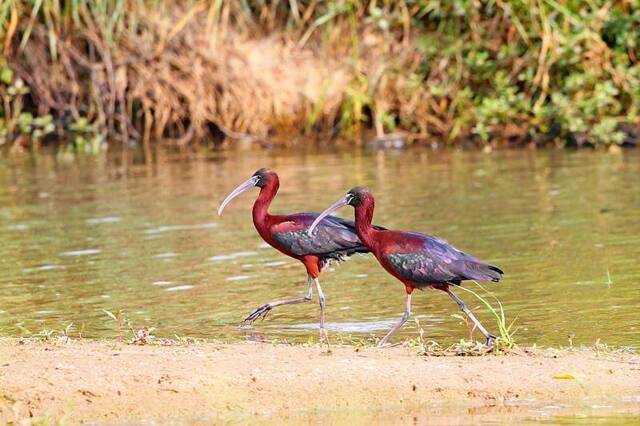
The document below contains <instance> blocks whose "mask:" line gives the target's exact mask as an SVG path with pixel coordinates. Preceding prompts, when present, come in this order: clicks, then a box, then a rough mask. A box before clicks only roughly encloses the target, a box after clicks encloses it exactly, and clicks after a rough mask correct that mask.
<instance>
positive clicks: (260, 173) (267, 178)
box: [251, 167, 278, 188]
mask: <svg viewBox="0 0 640 426" xmlns="http://www.w3.org/2000/svg"><path fill="white" fill-rule="evenodd" d="M251 179H255V180H256V183H255V184H254V186H257V187H258V188H263V187H265V186H267V185H268V184H269V183H271V182H272V181H274V180H276V179H278V175H277V174H276V172H274V171H273V170H271V169H267V168H264V167H263V168H261V169H258V170H256V172H255V173H254V174H253V176H251Z"/></svg>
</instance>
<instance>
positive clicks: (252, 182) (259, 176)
mask: <svg viewBox="0 0 640 426" xmlns="http://www.w3.org/2000/svg"><path fill="white" fill-rule="evenodd" d="M274 183H276V184H277V183H278V175H277V174H276V172H274V171H273V170H271V169H265V168H262V169H258V170H256V172H255V173H254V174H253V175H252V176H251V177H250V178H249V179H247V180H246V181H244V182H243V183H241V184H240V185H238V187H237V188H236V189H234V190H233V191H231V193H230V194H229V195H227V198H225V199H224V201H223V202H222V203H221V204H220V207H218V216H220V215H222V211H223V210H224V208H225V207H226V206H227V204H229V203H230V202H231V200H233V199H234V198H236V197H237V196H238V195H240V194H242V193H243V192H244V191H246V190H247V189H250V188H253V187H254V186H257V187H258V188H264V187H265V186H267V185H270V184H274ZM276 189H277V188H276Z"/></svg>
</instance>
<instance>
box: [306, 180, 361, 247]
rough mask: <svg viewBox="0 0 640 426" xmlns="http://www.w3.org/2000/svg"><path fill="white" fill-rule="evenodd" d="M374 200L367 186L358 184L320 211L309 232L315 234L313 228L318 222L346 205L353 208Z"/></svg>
mask: <svg viewBox="0 0 640 426" xmlns="http://www.w3.org/2000/svg"><path fill="white" fill-rule="evenodd" d="M369 200H373V195H372V194H371V192H370V191H369V190H368V189H367V188H363V187H361V186H356V187H355V188H351V189H350V190H349V192H347V194H346V195H345V196H344V197H342V198H341V199H339V200H338V201H336V202H335V203H333V204H332V205H331V206H329V207H328V208H327V209H326V210H325V211H323V212H322V213H320V214H319V215H318V217H317V218H316V220H314V221H313V223H312V224H311V226H310V227H309V229H307V234H309V235H310V236H312V235H313V230H314V229H316V227H317V226H318V224H319V223H320V222H321V221H322V219H324V218H325V217H327V216H329V215H330V214H331V213H333V212H334V211H336V210H338V209H339V208H341V207H344V206H352V207H353V208H358V207H360V206H361V205H363V204H364V203H365V202H367V201H369Z"/></svg>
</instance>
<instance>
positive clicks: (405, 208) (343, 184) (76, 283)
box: [0, 150, 640, 347]
mask: <svg viewBox="0 0 640 426" xmlns="http://www.w3.org/2000/svg"><path fill="white" fill-rule="evenodd" d="M264 166H266V167H271V168H273V169H275V170H276V171H277V172H278V173H279V174H280V180H281V187H280V193H279V194H278V196H277V198H276V200H275V202H274V204H273V206H272V212H279V213H286V212H298V211H320V210H322V209H324V208H325V207H326V206H328V205H329V204H330V203H332V202H333V201H335V200H336V199H337V198H338V197H341V196H342V195H343V194H344V192H345V191H346V190H348V189H349V188H350V187H352V186H355V185H366V186H368V187H369V188H370V189H371V190H372V192H373V193H374V194H375V196H376V203H377V209H376V215H375V221H376V222H377V223H379V224H382V225H384V226H386V227H389V228H398V229H410V230H417V231H422V232H428V233H432V234H435V235H438V236H440V237H442V238H444V239H446V240H448V241H450V242H451V243H453V244H454V245H456V246H457V247H459V248H461V249H463V250H465V251H468V252H470V253H472V254H474V255H476V256H477V257H480V258H481V259H484V260H486V261H490V262H491V263H494V264H496V265H498V266H500V267H501V268H502V269H504V271H505V272H506V275H505V278H504V280H503V282H501V283H500V284H488V285H487V286H488V288H490V289H491V291H492V292H493V293H494V294H495V296H497V297H498V298H499V299H500V300H501V301H502V302H503V303H504V305H505V308H506V311H507V315H508V317H510V318H515V317H517V319H516V323H517V325H518V327H519V330H518V333H517V335H516V337H517V339H518V342H519V343H522V344H526V345H528V344H534V343H537V344H550V345H556V344H561V345H566V344H569V336H571V340H572V342H573V344H592V343H594V342H596V340H597V339H600V341H601V342H605V343H608V344H612V345H630V346H636V347H637V346H638V342H639V340H638V337H639V332H640V319H639V318H640V317H639V316H638V307H639V306H640V290H639V289H638V286H639V285H640V265H639V264H638V259H640V217H639V216H638V208H639V207H640V153H639V152H636V151H628V152H624V153H622V154H607V153H596V152H567V151H545V152H527V151H514V152H510V151H508V152H496V153H493V154H490V155H488V154H482V153H477V152H455V151H451V152H432V151H425V150H408V151H360V150H357V151H356V150H353V151H343V152H340V153H298V154H283V153H271V152H239V153H238V152H221V153H211V152H208V153H180V154H167V153H163V152H158V153H155V154H154V156H153V158H152V159H149V161H144V157H143V156H142V155H140V154H134V153H130V152H129V153H124V154H122V153H121V154H117V155H108V154H104V155H98V156H91V157H80V158H71V157H66V156H62V155H23V156H17V157H10V158H3V159H0V241H1V244H0V334H1V335H21V334H25V333H27V330H28V331H29V332H32V333H36V332H39V331H40V330H42V329H43V328H52V329H60V328H62V327H64V325H65V324H68V323H69V322H73V323H74V324H75V325H76V327H77V328H80V327H82V329H83V335H84V336H87V337H111V336H114V335H115V324H114V322H113V321H112V320H110V319H109V317H108V316H107V315H106V314H105V313H104V312H103V310H110V311H116V310H119V309H124V310H125V312H126V313H127V316H128V317H129V318H130V320H131V322H132V324H133V326H134V327H139V326H143V325H146V326H148V327H154V328H155V331H154V333H155V334H156V335H161V336H173V335H174V334H179V335H189V336H195V337H207V338H225V339H245V338H255V337H259V338H266V339H271V338H287V339H290V340H296V341H306V340H307V339H309V338H310V337H313V338H317V330H316V328H317V321H318V313H319V311H318V307H317V304H316V303H315V302H313V303H308V304H303V305H296V306H287V307H281V308H278V309H276V310H274V311H273V312H272V314H271V315H270V316H269V317H268V319H267V320H266V321H263V322H258V323H256V324H255V326H254V327H252V328H248V329H239V328H238V327H237V325H238V323H239V322H240V321H241V320H242V319H243V318H244V317H245V316H246V315H247V314H248V313H250V312H251V311H252V310H253V309H254V308H255V307H256V306H258V305H260V304H262V303H265V302H268V301H270V300H273V299H279V298H284V297H291V296H297V295H300V294H303V292H304V291H305V286H306V283H305V272H304V269H303V267H302V265H301V264H299V263H298V262H297V261H295V260H293V259H290V258H288V257H286V256H284V255H282V254H280V253H278V252H276V251H275V250H273V249H271V248H268V247H266V246H265V245H264V243H263V242H262V241H261V239H260V237H259V236H258V235H257V233H256V232H255V230H254V228H253V224H252V223H251V205H252V203H253V201H254V199H255V196H256V195H257V190H253V191H250V192H247V193H245V194H243V195H242V196H240V197H239V198H237V199H236V200H234V201H233V202H232V203H231V205H229V206H228V207H227V209H226V210H225V213H224V216H223V217H221V218H218V217H217V216H216V214H215V208H216V207H217V205H218V204H219V202H220V201H221V200H222V199H223V198H224V197H225V195H226V194H227V193H228V192H229V191H230V190H232V189H233V188H234V187H235V186H236V185H237V184H238V183H240V182H242V181H244V180H245V179H247V178H248V177H249V176H250V175H251V174H252V173H253V171H254V170H255V169H257V168H259V167H264ZM341 214H342V215H343V216H345V217H352V214H353V212H352V210H350V209H344V210H343V211H342V212H341ZM320 278H321V282H322V284H323V289H324V291H325V294H326V296H327V300H328V310H327V321H328V322H329V329H330V335H331V336H332V339H333V340H334V341H340V338H342V339H345V340H350V339H359V338H369V337H371V336H372V335H377V336H381V335H382V334H383V333H384V332H385V331H386V330H387V329H388V328H389V327H390V325H391V324H392V323H393V322H394V321H396V320H397V319H398V318H399V316H400V314H401V313H402V311H403V309H404V305H403V304H404V297H405V295H404V288H403V286H402V284H400V283H399V282H398V281H396V280H395V279H394V278H392V277H391V276H389V275H387V274H386V273H385V272H384V271H383V270H382V269H381V268H380V267H379V266H378V265H377V263H376V262H375V260H374V259H373V258H371V257H366V256H357V257H355V258H353V259H352V260H350V261H348V262H346V263H344V264H342V265H340V266H338V267H336V268H335V269H331V270H329V271H326V272H324V273H323V274H322V275H321V277H320ZM459 294H460V295H461V296H462V297H463V298H465V299H466V300H467V301H468V302H469V304H470V306H473V307H476V308H477V313H478V315H479V317H480V318H481V320H483V321H484V322H485V324H486V325H487V327H488V328H489V329H495V324H494V323H493V321H492V319H491V317H490V316H489V315H488V313H487V312H486V311H485V310H483V309H482V307H481V306H480V304H479V303H478V302H477V301H474V300H473V298H472V297H471V296H470V295H468V294H465V293H464V292H460V293H459ZM413 299H414V306H413V310H414V314H415V317H417V318H418V319H419V321H420V324H421V326H422V327H423V328H424V330H425V337H426V338H432V339H435V340H437V341H439V342H440V343H443V344H446V343H451V342H454V341H456V340H458V339H460V338H462V337H468V329H467V328H466V326H465V325H464V324H463V323H461V322H460V320H459V319H457V318H455V317H453V316H452V315H453V314H457V313H458V311H457V308H456V306H455V305H454V304H453V303H452V301H451V300H450V299H449V298H448V297H447V296H446V295H445V294H444V293H442V292H438V291H433V290H428V291H424V292H417V293H416V294H415V297H414V298H413ZM415 336H417V327H416V325H415V323H414V322H413V321H411V322H410V323H408V324H407V326H405V327H404V329H403V330H402V332H401V333H400V336H399V337H400V338H403V337H415ZM478 337H479V336H478Z"/></svg>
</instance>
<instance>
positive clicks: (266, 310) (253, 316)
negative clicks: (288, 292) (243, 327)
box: [243, 275, 320, 323]
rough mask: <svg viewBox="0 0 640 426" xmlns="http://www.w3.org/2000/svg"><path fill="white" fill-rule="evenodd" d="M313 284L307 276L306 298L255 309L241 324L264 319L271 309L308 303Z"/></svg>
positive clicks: (311, 279) (278, 301)
mask: <svg viewBox="0 0 640 426" xmlns="http://www.w3.org/2000/svg"><path fill="white" fill-rule="evenodd" d="M313 283H314V278H312V277H311V275H307V295H306V296H304V297H295V298H293V299H284V300H276V301H274V302H269V303H266V304H264V305H262V306H260V307H258V308H256V310H255V311H253V312H251V314H249V316H248V317H246V318H245V319H244V321H243V323H252V322H254V321H255V320H257V319H258V318H260V317H262V319H265V318H266V317H267V314H268V313H269V311H271V309H273V308H275V307H277V306H282V305H293V304H296V303H304V302H309V301H310V300H311V299H312V297H313V287H312V284H313ZM318 289H320V287H318Z"/></svg>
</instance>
